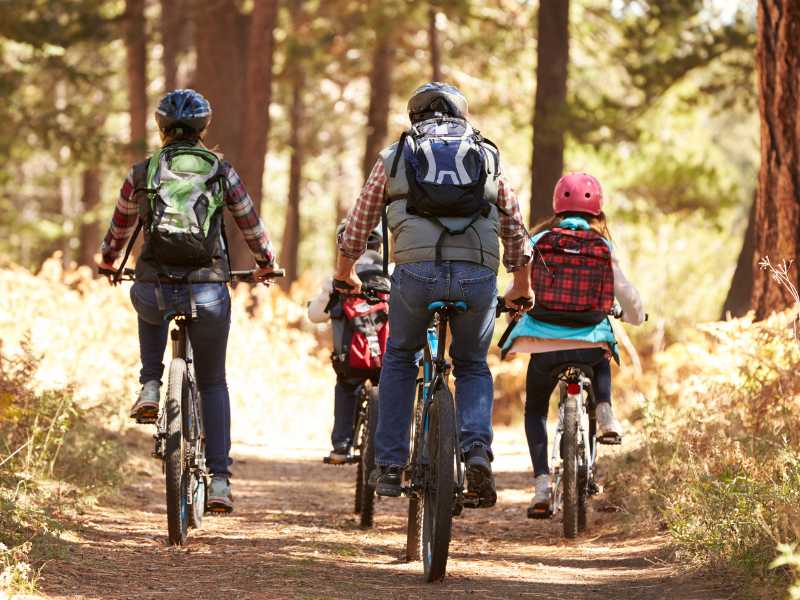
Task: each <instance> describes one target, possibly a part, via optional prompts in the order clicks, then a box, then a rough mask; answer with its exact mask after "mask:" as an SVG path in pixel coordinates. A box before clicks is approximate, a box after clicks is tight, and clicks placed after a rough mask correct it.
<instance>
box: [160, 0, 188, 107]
mask: <svg viewBox="0 0 800 600" xmlns="http://www.w3.org/2000/svg"><path fill="white" fill-rule="evenodd" d="M186 11H187V6H186V0H161V47H162V57H161V63H162V64H163V66H164V92H165V93H166V92H169V91H171V90H175V89H178V88H181V87H184V83H185V82H181V81H180V80H179V76H178V73H179V64H180V58H181V55H182V54H183V53H184V52H186V50H187V49H188V47H189V42H190V40H189V39H188V38H189V36H188V33H189V32H188V29H189V24H190V22H189V21H187V19H186Z"/></svg>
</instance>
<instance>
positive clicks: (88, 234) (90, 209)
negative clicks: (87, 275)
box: [78, 169, 100, 266]
mask: <svg viewBox="0 0 800 600" xmlns="http://www.w3.org/2000/svg"><path fill="white" fill-rule="evenodd" d="M82 179H83V192H82V194H81V214H82V219H81V226H80V231H79V238H78V239H79V241H80V246H79V249H78V252H79V254H78V263H79V264H81V265H88V266H94V264H95V262H94V256H95V254H97V252H98V251H99V249H100V227H99V225H98V222H97V217H98V215H97V214H95V211H96V210H97V207H98V206H99V205H100V171H98V170H97V169H86V170H85V171H84V172H83V177H82Z"/></svg>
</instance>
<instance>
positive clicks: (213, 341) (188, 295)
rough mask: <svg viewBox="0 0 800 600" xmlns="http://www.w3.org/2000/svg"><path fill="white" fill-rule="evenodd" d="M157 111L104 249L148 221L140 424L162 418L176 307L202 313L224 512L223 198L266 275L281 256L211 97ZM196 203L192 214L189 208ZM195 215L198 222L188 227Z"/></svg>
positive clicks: (227, 442)
mask: <svg viewBox="0 0 800 600" xmlns="http://www.w3.org/2000/svg"><path fill="white" fill-rule="evenodd" d="M155 118H156V122H157V123H158V128H159V132H160V134H161V141H162V148H161V150H160V151H159V152H158V153H156V154H154V155H153V156H151V157H149V158H148V159H147V160H145V161H142V162H140V163H137V164H135V165H134V166H133V167H132V168H131V170H130V172H129V173H128V176H127V178H126V179H125V181H124V183H123V184H122V189H121V190H120V195H119V199H118V200H117V204H116V208H115V210H114V216H113V219H112V221H111V226H110V227H109V230H108V233H107V234H106V236H105V238H104V240H103V244H102V246H101V248H100V251H101V254H102V262H101V263H100V267H101V268H103V269H109V270H111V269H113V268H114V262H115V261H116V260H117V258H118V257H119V255H120V254H121V252H122V250H123V248H124V247H125V244H126V242H127V241H128V239H129V238H130V237H131V235H132V234H133V232H134V229H135V228H136V225H137V220H139V221H140V222H141V223H142V230H143V231H144V245H143V246H142V252H141V256H139V258H138V260H137V261H136V282H135V283H134V284H133V287H132V288H131V301H132V302H133V306H134V308H135V309H136V312H137V313H138V317H139V348H140V354H141V361H142V369H141V372H140V377H139V381H140V383H141V384H142V389H141V391H140V393H139V397H138V398H137V400H136V402H135V403H134V405H133V408H132V409H131V413H130V416H131V418H133V419H136V421H137V422H140V423H152V422H154V421H155V420H156V417H157V413H158V408H159V395H160V386H161V377H162V375H163V372H164V364H163V362H162V361H163V356H164V351H165V349H166V345H167V332H168V327H169V323H168V315H169V313H170V312H174V311H175V310H182V311H188V310H191V311H192V312H196V314H197V318H195V319H192V321H191V323H190V324H189V337H190V340H191V343H192V348H193V350H194V363H195V376H196V378H197V386H198V389H199V391H200V396H201V398H202V403H203V422H204V426H205V432H206V461H207V465H208V469H209V471H210V472H211V475H212V481H211V486H210V489H209V493H208V505H209V508H211V509H214V510H216V511H224V512H230V511H232V510H233V498H232V496H231V488H230V480H229V478H230V475H231V473H230V471H229V466H230V465H231V464H232V461H231V459H230V457H229V454H230V447H231V437H230V398H229V396H228V385H227V381H226V378H225V353H226V349H227V343H228V332H229V330H230V318H231V303H230V295H229V294H228V288H227V285H226V282H228V281H230V268H229V260H228V254H227V248H226V244H225V243H224V230H223V221H222V220H223V210H222V206H223V205H224V206H225V207H227V208H228V210H230V212H231V214H232V215H233V217H234V220H235V221H236V225H237V226H238V227H239V229H240V230H241V232H242V234H243V236H244V238H245V240H246V241H247V245H248V247H249V248H250V251H251V252H252V253H253V256H254V257H255V260H256V263H257V264H258V269H257V270H256V272H255V276H256V278H257V279H261V278H264V277H265V276H266V275H268V274H269V273H271V272H272V271H273V270H274V269H275V267H276V263H275V254H274V252H273V250H272V245H271V243H270V240H269V236H268V235H267V232H266V230H265V229H264V225H263V223H262V222H261V219H260V218H259V216H258V214H257V212H256V209H255V207H254V206H253V201H252V199H251V198H250V196H249V195H248V194H247V191H246V190H245V188H244V185H243V184H242V182H241V180H240V179H239V175H238V174H237V173H236V171H235V170H234V169H233V167H232V166H231V165H230V163H228V162H226V161H222V160H221V159H220V158H219V157H218V156H217V155H216V154H214V153H213V152H211V151H209V150H207V149H206V148H205V146H204V145H203V142H202V140H203V136H204V134H205V132H206V129H207V128H208V124H209V123H210V122H211V105H210V104H209V103H208V101H207V100H206V99H205V98H204V97H203V96H202V95H200V94H199V93H197V92H195V91H194V90H189V89H186V90H175V91H172V92H170V93H168V94H166V95H165V96H164V97H163V98H162V99H161V101H160V102H159V104H158V108H157V109H156V113H155ZM210 164H211V165H217V172H216V173H211V172H209V173H207V179H206V180H205V182H204V185H200V184H192V185H193V186H196V187H192V186H186V185H183V184H182V182H181V181H179V179H180V177H181V176H182V175H186V174H189V175H192V174H200V173H204V170H207V169H208V165H210ZM195 181H196V180H195ZM165 182H172V183H177V185H176V186H174V187H171V188H170V189H171V190H172V191H174V193H175V194H176V197H177V196H178V195H179V194H181V193H183V194H184V195H183V196H180V201H178V202H174V203H171V204H169V203H167V204H165V203H164V202H162V200H161V195H163V193H166V192H162V189H164V188H165V187H166V186H167V185H169V183H165ZM153 188H159V189H158V190H156V189H153ZM156 192H157V193H156ZM187 206H188V207H189V211H191V212H186V213H185V214H184V213H180V211H181V210H182V209H185V208H186V207H187ZM195 219H196V220H197V221H196V222H195ZM187 223H191V224H192V225H191V226H190V227H187V228H186V231H185V232H182V231H181V229H182V227H184V226H186V224H187ZM197 223H199V227H198V226H197ZM201 230H202V231H206V232H207V233H206V235H205V239H204V243H203V244H198V242H197V240H199V239H202V237H203V236H200V231H201Z"/></svg>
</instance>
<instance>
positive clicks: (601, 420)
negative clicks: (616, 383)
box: [596, 402, 622, 444]
mask: <svg viewBox="0 0 800 600" xmlns="http://www.w3.org/2000/svg"><path fill="white" fill-rule="evenodd" d="M596 414H597V430H598V432H599V435H598V436H597V441H598V442H600V443H601V444H619V443H620V442H621V441H622V425H621V424H620V422H619V420H617V417H616V416H614V409H613V408H612V406H611V403H610V402H600V403H599V404H598V405H597V413H596Z"/></svg>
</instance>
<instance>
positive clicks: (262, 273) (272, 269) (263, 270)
mask: <svg viewBox="0 0 800 600" xmlns="http://www.w3.org/2000/svg"><path fill="white" fill-rule="evenodd" d="M279 272H281V273H282V270H281V269H279V268H278V265H277V263H273V264H271V265H268V266H265V267H261V266H259V267H258V268H257V269H256V270H255V271H253V279H255V280H256V281H257V282H259V283H263V284H264V285H266V286H269V285H270V284H271V283H272V280H273V279H274V278H275V277H282V275H278V274H277V273H279Z"/></svg>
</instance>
